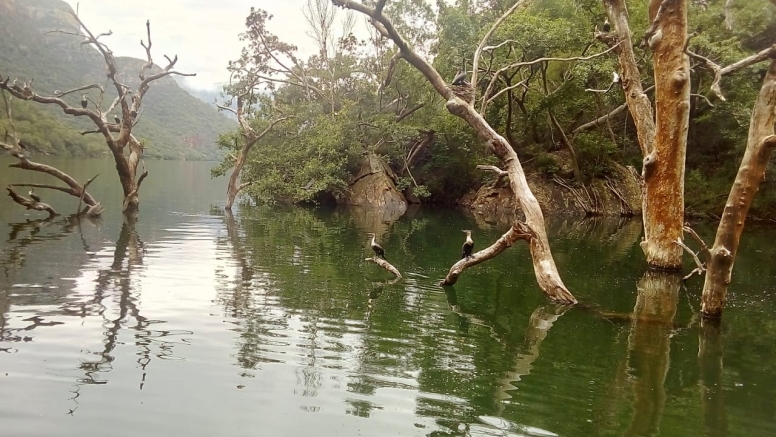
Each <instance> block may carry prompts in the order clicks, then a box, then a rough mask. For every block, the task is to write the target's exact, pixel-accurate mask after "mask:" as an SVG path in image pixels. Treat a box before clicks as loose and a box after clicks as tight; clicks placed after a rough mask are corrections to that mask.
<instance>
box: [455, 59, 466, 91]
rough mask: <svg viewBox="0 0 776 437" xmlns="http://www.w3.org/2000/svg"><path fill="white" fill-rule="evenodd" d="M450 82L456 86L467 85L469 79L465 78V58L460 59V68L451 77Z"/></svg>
mask: <svg viewBox="0 0 776 437" xmlns="http://www.w3.org/2000/svg"><path fill="white" fill-rule="evenodd" d="M452 84H453V85H456V86H467V85H469V81H468V80H466V58H463V59H461V69H460V70H458V74H456V75H455V77H454V78H453V82H452Z"/></svg>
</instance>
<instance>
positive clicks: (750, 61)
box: [685, 45, 776, 106]
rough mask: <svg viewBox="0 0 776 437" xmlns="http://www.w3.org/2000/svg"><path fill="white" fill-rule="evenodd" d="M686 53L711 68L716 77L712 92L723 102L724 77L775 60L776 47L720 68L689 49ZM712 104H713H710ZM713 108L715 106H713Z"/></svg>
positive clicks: (712, 84)
mask: <svg viewBox="0 0 776 437" xmlns="http://www.w3.org/2000/svg"><path fill="white" fill-rule="evenodd" d="M685 52H686V53H687V54H688V55H690V56H692V57H693V58H695V59H699V60H701V61H703V62H704V63H706V66H707V67H709V69H710V70H711V72H712V74H713V75H714V80H713V81H712V83H711V87H710V88H711V91H712V92H713V93H714V94H716V96H717V97H718V98H719V99H720V100H722V101H723V102H724V101H726V100H727V99H725V96H724V95H723V94H722V89H721V87H720V81H722V76H724V75H726V74H730V73H735V72H737V71H739V70H741V69H744V68H746V67H749V66H750V65H754V64H757V63H759V62H762V61H767V60H769V59H771V58H773V57H774V56H775V55H774V54H775V53H776V45H773V46H771V47H768V48H767V49H764V50H761V51H760V52H758V53H755V54H753V55H751V56H747V57H746V58H744V59H741V60H740V61H736V62H734V63H732V64H730V65H728V66H726V67H724V68H723V67H720V66H719V65H718V64H717V63H716V62H714V61H712V60H711V59H709V58H707V57H705V56H701V55H699V54H697V53H695V52H693V51H691V50H689V49H687V50H685ZM709 103H711V102H709ZM712 106H713V105H712Z"/></svg>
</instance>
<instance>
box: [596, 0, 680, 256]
mask: <svg viewBox="0 0 776 437" xmlns="http://www.w3.org/2000/svg"><path fill="white" fill-rule="evenodd" d="M604 6H605V7H606V8H607V11H608V13H609V16H610V18H611V20H612V23H613V26H614V33H615V35H614V38H612V36H611V35H610V34H609V33H599V34H598V37H599V39H601V40H602V41H604V42H606V43H607V44H609V45H612V44H616V43H619V44H620V45H619V46H618V47H617V48H616V49H615V50H616V52H617V54H618V58H619V64H620V68H621V70H622V72H621V73H622V74H621V78H622V87H623V91H624V93H625V100H626V102H627V104H628V109H629V110H630V113H631V115H632V116H633V121H634V124H635V125H636V133H637V135H638V138H639V146H640V147H641V153H642V155H643V157H644V166H643V168H642V177H643V178H644V196H643V208H642V210H643V218H644V240H643V241H642V243H641V247H642V249H643V250H644V254H645V256H646V258H647V264H649V266H651V267H656V268H661V269H679V268H681V261H682V250H681V248H680V247H679V246H677V245H676V244H675V243H674V241H676V239H677V238H681V236H682V226H683V224H684V161H685V154H686V145H687V130H688V125H689V121H688V120H689V109H690V108H689V97H690V81H689V59H688V57H687V56H686V55H685V54H684V44H685V41H686V39H687V0H665V1H663V0H652V1H651V3H650V20H651V22H652V25H651V26H650V28H649V30H648V32H647V36H650V38H649V44H650V47H651V48H652V50H653V51H654V67H655V68H654V70H655V83H656V84H657V86H656V87H655V100H656V111H655V114H654V116H653V110H652V105H651V103H650V101H649V98H648V97H647V95H646V94H645V93H644V89H643V87H642V85H641V76H640V74H639V70H638V65H637V64H636V58H635V56H634V53H633V44H632V41H631V38H630V34H631V30H630V27H629V24H628V11H627V9H626V7H625V3H624V0H604ZM653 120H655V121H653Z"/></svg>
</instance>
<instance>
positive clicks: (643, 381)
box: [624, 271, 682, 436]
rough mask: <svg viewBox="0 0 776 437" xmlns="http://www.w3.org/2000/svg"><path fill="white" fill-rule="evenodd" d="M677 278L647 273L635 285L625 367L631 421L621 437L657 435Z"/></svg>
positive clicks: (678, 283)
mask: <svg viewBox="0 0 776 437" xmlns="http://www.w3.org/2000/svg"><path fill="white" fill-rule="evenodd" d="M681 285H682V277H681V274H678V273H665V272H656V271H648V272H646V273H645V274H644V276H643V277H642V279H641V281H639V283H638V286H637V289H638V297H637V298H636V306H635V307H634V308H633V313H632V315H631V327H630V335H629V336H628V359H627V360H628V367H629V368H630V369H632V370H631V372H632V376H633V377H634V382H633V417H632V418H631V423H630V425H629V427H628V429H627V431H626V432H625V434H624V435H625V436H647V435H657V434H658V433H659V430H660V417H661V416H662V414H663V408H664V407H665V401H666V392H665V380H666V375H667V373H668V368H669V364H670V359H669V353H670V350H671V335H672V334H673V331H674V317H675V315H676V305H677V302H678V298H679V289H680V287H681Z"/></svg>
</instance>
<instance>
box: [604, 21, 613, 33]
mask: <svg viewBox="0 0 776 437" xmlns="http://www.w3.org/2000/svg"><path fill="white" fill-rule="evenodd" d="M603 29H604V32H609V31H610V30H612V25H611V24H609V19H608V18H605V19H604V27H603Z"/></svg>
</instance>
